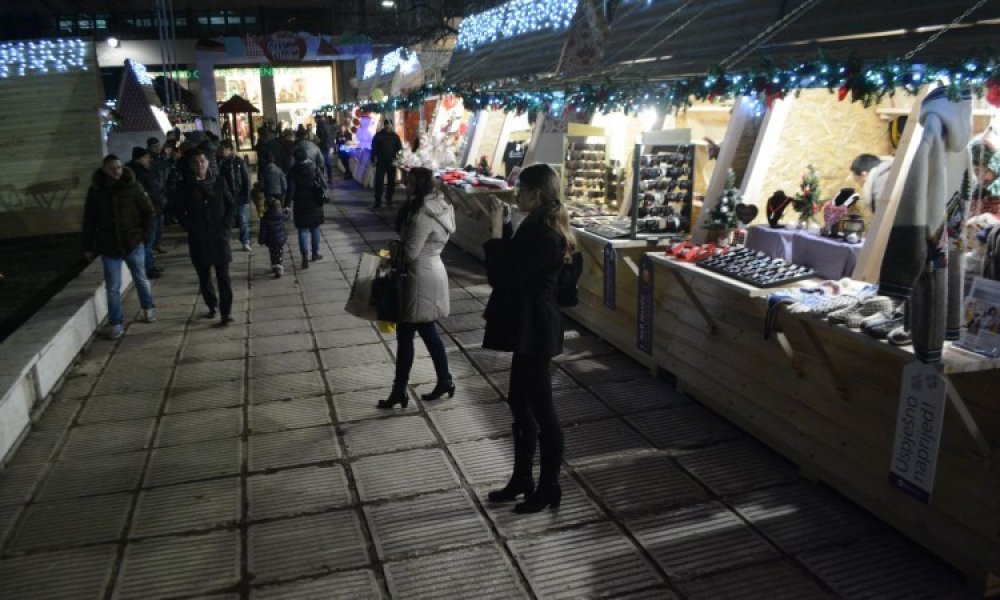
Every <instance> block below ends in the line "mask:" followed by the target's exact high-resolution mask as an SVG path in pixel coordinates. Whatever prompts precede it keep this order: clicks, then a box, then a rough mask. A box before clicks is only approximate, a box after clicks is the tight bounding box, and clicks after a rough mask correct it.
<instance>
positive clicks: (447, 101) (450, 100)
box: [441, 95, 458, 110]
mask: <svg viewBox="0 0 1000 600" xmlns="http://www.w3.org/2000/svg"><path fill="white" fill-rule="evenodd" d="M441 104H442V105H443V106H444V107H445V109H446V110H451V109H453V108H455V107H456V106H458V96H451V95H449V96H445V97H444V98H443V99H442V100H441Z"/></svg>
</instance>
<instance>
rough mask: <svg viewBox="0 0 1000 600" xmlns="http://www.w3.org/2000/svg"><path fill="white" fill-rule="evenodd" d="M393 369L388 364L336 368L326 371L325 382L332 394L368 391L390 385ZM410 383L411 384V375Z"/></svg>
mask: <svg viewBox="0 0 1000 600" xmlns="http://www.w3.org/2000/svg"><path fill="white" fill-rule="evenodd" d="M414 362H416V361H414ZM414 367H416V365H414ZM394 369H395V367H394V366H393V365H392V364H390V363H368V364H364V365H355V366H353V367H337V368H335V369H327V370H326V380H327V381H328V382H329V383H330V391H331V392H333V393H334V394H343V393H345V392H353V391H358V390H370V389H374V388H379V387H385V386H386V385H392V378H393V372H394ZM414 371H416V368H414ZM410 383H413V375H412V373H411V377H410Z"/></svg>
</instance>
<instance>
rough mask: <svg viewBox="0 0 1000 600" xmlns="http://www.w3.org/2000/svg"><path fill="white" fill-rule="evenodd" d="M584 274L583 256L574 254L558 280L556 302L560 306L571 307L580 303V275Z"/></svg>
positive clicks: (561, 270)
mask: <svg viewBox="0 0 1000 600" xmlns="http://www.w3.org/2000/svg"><path fill="white" fill-rule="evenodd" d="M581 274H583V254H581V253H580V252H574V253H573V256H571V257H570V261H569V262H564V263H563V266H562V269H560V270H559V278H558V279H557V280H556V302H557V303H558V304H559V306H562V307H570V306H576V305H577V304H579V303H580V294H579V293H578V291H577V288H578V287H579V286H580V275H581Z"/></svg>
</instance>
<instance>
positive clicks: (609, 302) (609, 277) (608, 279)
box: [604, 242, 618, 310]
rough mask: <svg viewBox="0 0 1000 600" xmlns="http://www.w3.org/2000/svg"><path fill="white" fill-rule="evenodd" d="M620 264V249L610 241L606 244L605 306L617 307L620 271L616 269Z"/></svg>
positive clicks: (612, 308)
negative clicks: (616, 248)
mask: <svg viewBox="0 0 1000 600" xmlns="http://www.w3.org/2000/svg"><path fill="white" fill-rule="evenodd" d="M617 266H618V251H617V250H615V247H614V246H612V245H611V243H610V242H608V245H606V246H604V306H605V307H606V308H610V309H611V310H614V309H615V304H616V300H617V299H616V295H617V290H618V273H617V272H616V271H615V269H616V268H617Z"/></svg>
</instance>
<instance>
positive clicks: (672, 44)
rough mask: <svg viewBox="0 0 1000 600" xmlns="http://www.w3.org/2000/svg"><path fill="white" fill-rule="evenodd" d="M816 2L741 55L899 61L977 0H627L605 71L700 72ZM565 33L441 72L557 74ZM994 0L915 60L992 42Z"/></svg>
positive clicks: (466, 76)
mask: <svg viewBox="0 0 1000 600" xmlns="http://www.w3.org/2000/svg"><path fill="white" fill-rule="evenodd" d="M806 3H809V4H813V3H815V4H814V5H813V6H811V7H809V8H807V9H805V10H803V11H802V13H801V15H800V16H799V17H798V18H797V19H795V20H793V21H792V22H791V23H790V24H788V26H787V27H785V28H784V29H782V30H781V31H780V32H778V33H777V34H776V35H775V36H774V37H773V38H772V39H770V40H768V41H767V42H766V43H764V44H763V45H761V46H760V47H758V48H756V49H755V50H754V51H753V52H751V53H750V54H748V55H746V56H745V57H744V58H742V59H741V60H740V61H739V64H738V66H741V67H752V66H757V65H758V64H759V63H760V62H761V60H762V59H764V58H771V59H773V60H774V61H775V62H776V63H777V64H778V65H781V64H784V63H785V62H791V61H795V60H799V59H803V58H811V57H813V56H815V55H816V52H817V51H818V50H823V51H825V52H827V53H828V54H831V55H833V56H836V57H846V56H848V55H850V54H852V53H853V54H857V55H858V56H859V57H861V58H862V59H868V60H882V59H885V58H887V57H889V56H896V57H901V56H903V55H904V54H906V53H907V52H909V51H911V50H913V49H914V48H916V47H917V46H918V45H919V44H920V43H921V42H923V41H925V40H927V38H929V37H930V36H931V35H933V34H934V33H935V32H936V31H937V30H938V29H940V28H941V27H942V26H945V25H947V24H949V23H951V22H952V21H953V20H954V19H955V18H956V17H958V16H959V15H961V14H962V13H963V12H964V11H965V10H966V9H968V8H970V7H971V6H973V5H974V4H975V1H974V0H962V1H957V0H954V1H942V0H905V1H904V0H881V1H879V2H872V1H871V0H792V1H789V0H713V1H708V0H704V1H702V0H698V1H692V0H653V1H646V0H631V1H629V0H623V1H621V2H619V3H618V4H617V6H616V7H615V8H613V9H612V10H611V12H610V13H609V15H608V20H609V38H608V41H607V43H606V44H605V56H604V59H603V60H604V62H603V66H602V68H601V69H600V70H599V71H597V72H595V73H593V74H592V75H593V76H595V77H599V76H607V75H619V76H642V77H652V78H664V79H669V78H679V77H683V76H687V75H700V74H704V73H705V72H706V71H707V70H708V69H709V68H711V67H713V66H715V65H717V64H719V63H720V62H721V61H722V60H723V59H725V58H727V57H728V56H730V55H731V54H732V53H733V52H735V51H736V50H738V49H740V48H741V47H743V46H744V45H745V44H746V43H747V42H749V41H750V40H752V39H754V38H755V37H756V36H757V35H758V34H760V33H761V32H763V31H765V30H766V29H768V28H769V27H770V26H771V25H772V24H774V23H776V22H778V21H780V20H781V19H782V18H783V17H785V16H786V15H789V14H790V13H793V12H794V11H796V9H798V8H799V7H801V6H802V5H803V4H806ZM567 31H568V30H560V31H544V32H537V33H532V34H528V35H524V36H520V37H516V38H512V39H506V40H500V41H498V42H495V43H493V44H490V45H488V46H485V47H480V48H477V49H476V50H475V51H473V52H469V51H468V50H456V51H455V53H454V55H453V56H452V61H451V65H450V68H449V72H448V75H447V78H448V80H450V81H454V82H475V81H491V80H497V79H501V78H506V77H516V76H523V75H529V74H532V75H544V74H550V73H553V72H554V71H555V70H556V68H557V66H558V62H559V57H560V54H561V52H562V47H563V45H564V42H565V40H566V36H567ZM998 36H1000V2H987V3H985V4H984V5H983V6H981V7H980V8H978V9H977V10H975V11H974V12H973V13H972V14H971V15H970V16H969V17H968V18H967V19H965V20H964V21H963V22H962V23H961V24H960V25H959V26H957V27H955V28H953V29H951V30H950V31H947V32H945V33H944V34H943V35H941V36H940V38H938V39H937V40H936V41H934V43H932V44H929V45H928V46H927V47H926V48H925V49H923V50H922V51H921V52H920V53H919V54H917V55H915V57H914V58H915V59H926V60H932V59H956V58H961V57H962V55H963V54H964V53H966V52H968V51H970V50H972V49H984V48H987V47H993V46H995V45H996V39H997V38H998Z"/></svg>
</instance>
